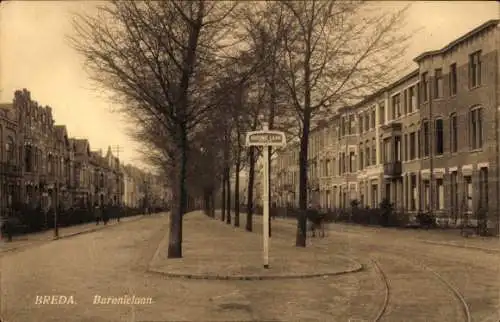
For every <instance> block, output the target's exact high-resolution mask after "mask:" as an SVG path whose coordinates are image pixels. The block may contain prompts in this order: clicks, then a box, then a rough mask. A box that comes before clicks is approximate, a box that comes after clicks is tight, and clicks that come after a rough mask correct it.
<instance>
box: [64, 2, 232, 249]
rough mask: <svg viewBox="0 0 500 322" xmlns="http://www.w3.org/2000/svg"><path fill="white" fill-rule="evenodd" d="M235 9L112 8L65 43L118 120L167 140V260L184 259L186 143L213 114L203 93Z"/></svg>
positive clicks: (86, 20) (204, 5)
mask: <svg viewBox="0 0 500 322" xmlns="http://www.w3.org/2000/svg"><path fill="white" fill-rule="evenodd" d="M235 6H236V3H227V2H209V1H203V0H198V1H190V2H185V1H145V2H134V1H112V2H111V3H110V4H108V5H104V6H101V7H100V8H99V14H98V15H97V16H89V15H87V16H82V15H79V16H76V17H75V18H76V19H75V21H74V30H75V35H73V36H71V37H70V40H71V43H72V45H73V47H74V48H75V49H76V50H77V51H78V52H79V53H80V54H81V55H82V56H83V57H84V59H85V63H86V67H87V69H88V71H89V74H90V76H91V78H92V79H93V80H94V81H96V82H97V84H98V85H100V86H101V87H102V88H104V89H105V90H106V91H107V92H109V93H111V95H110V97H111V98H112V99H113V100H114V101H116V102H119V103H121V106H122V108H121V109H120V112H122V113H124V114H125V115H127V116H128V117H129V118H130V119H132V120H135V121H137V124H138V125H139V126H143V125H146V126H145V129H151V128H154V129H155V130H156V131H159V133H160V134H161V135H164V136H163V138H169V140H168V143H169V144H168V147H167V148H166V149H165V151H163V152H162V153H161V156H162V157H167V158H168V159H169V161H170V164H171V165H172V169H173V170H170V174H171V175H172V178H171V180H172V182H173V183H174V184H175V188H174V189H173V192H174V200H175V210H174V211H173V212H172V215H171V218H170V235H169V236H170V237H169V238H170V240H169V247H168V257H169V258H180V257H182V217H183V214H184V213H185V212H186V201H187V191H186V177H187V167H188V151H189V141H190V139H191V138H192V135H193V134H194V133H196V131H197V130H198V127H199V126H200V123H202V122H203V121H204V120H205V116H206V115H207V113H208V112H210V111H211V110H212V109H213V107H214V106H213V104H207V103H205V102H206V93H207V92H208V91H207V90H206V89H207V88H209V87H210V86H212V84H213V79H214V78H215V75H216V73H217V71H218V70H219V68H218V67H219V65H220V63H221V62H220V59H218V57H217V53H218V52H219V51H220V49H221V47H222V46H223V45H222V43H223V42H222V38H223V37H225V36H226V35H227V34H228V31H229V30H230V29H229V28H230V25H228V22H227V21H228V20H229V19H230V14H231V12H233V10H234V9H235ZM224 46H227V45H225V44H224ZM154 143H155V142H153V144H151V145H152V146H153V147H154V148H156V149H159V148H160V147H161V146H158V145H157V144H154Z"/></svg>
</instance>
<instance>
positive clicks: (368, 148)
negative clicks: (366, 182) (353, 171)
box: [366, 142, 371, 167]
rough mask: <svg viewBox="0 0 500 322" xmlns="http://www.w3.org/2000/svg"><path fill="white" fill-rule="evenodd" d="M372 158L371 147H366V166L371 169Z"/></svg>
mask: <svg viewBox="0 0 500 322" xmlns="http://www.w3.org/2000/svg"><path fill="white" fill-rule="evenodd" d="M366 144H368V142H366ZM370 157H371V154H370V147H369V146H367V147H366V166H367V167H369V166H370Z"/></svg>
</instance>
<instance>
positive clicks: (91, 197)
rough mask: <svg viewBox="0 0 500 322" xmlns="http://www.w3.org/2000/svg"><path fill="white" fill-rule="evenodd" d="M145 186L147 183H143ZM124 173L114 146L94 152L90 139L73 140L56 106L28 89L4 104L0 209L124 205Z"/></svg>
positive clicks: (0, 106) (0, 130)
mask: <svg viewBox="0 0 500 322" xmlns="http://www.w3.org/2000/svg"><path fill="white" fill-rule="evenodd" d="M141 184H143V182H141ZM124 191H125V186H124V171H123V166H122V165H121V164H120V160H119V159H118V158H117V157H116V156H114V155H113V153H112V151H111V148H108V151H107V153H106V154H103V153H102V151H91V149H90V143H89V142H88V140H86V139H76V138H70V137H69V136H68V133H67V129H66V126H64V125H56V124H55V121H54V119H53V116H52V109H51V108H50V107H48V106H41V105H39V104H38V103H37V102H36V101H34V100H32V98H31V94H30V92H29V91H27V90H26V89H24V90H19V91H16V92H15V93H14V99H13V102H12V103H9V104H0V209H1V210H2V215H7V214H8V213H9V212H10V210H11V209H12V208H13V207H15V204H24V205H29V206H31V207H34V208H37V207H41V208H43V209H48V208H50V207H54V206H56V205H58V206H62V207H63V208H69V207H76V206H93V205H95V204H96V203H97V204H108V203H112V204H123V200H122V199H123V195H124Z"/></svg>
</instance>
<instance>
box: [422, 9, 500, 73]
mask: <svg viewBox="0 0 500 322" xmlns="http://www.w3.org/2000/svg"><path fill="white" fill-rule="evenodd" d="M499 23H500V19H492V20H488V21H486V22H485V23H483V24H482V25H480V26H478V27H476V28H474V29H472V30H471V31H469V32H468V33H466V34H464V35H462V36H461V37H459V38H457V39H455V40H453V41H452V42H450V43H449V44H448V45H446V46H444V47H443V48H441V49H438V50H431V51H426V52H423V53H422V54H420V55H418V56H417V57H415V58H414V59H413V61H414V62H416V63H418V62H420V61H421V60H422V59H424V58H426V57H429V56H435V55H439V54H444V53H445V52H447V51H449V50H450V49H452V48H453V47H455V46H457V45H459V44H460V43H462V42H464V41H465V40H467V39H469V38H470V37H472V36H474V35H476V34H478V33H480V32H482V31H484V30H486V29H488V28H490V27H494V26H496V25H498V24H499Z"/></svg>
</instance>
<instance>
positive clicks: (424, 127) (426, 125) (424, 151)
mask: <svg viewBox="0 0 500 322" xmlns="http://www.w3.org/2000/svg"><path fill="white" fill-rule="evenodd" d="M429 132H430V131H429V122H428V121H424V122H423V124H422V138H423V140H422V141H423V143H424V145H423V146H422V154H423V156H424V157H428V156H429V151H430V149H429V136H430V133H429Z"/></svg>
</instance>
